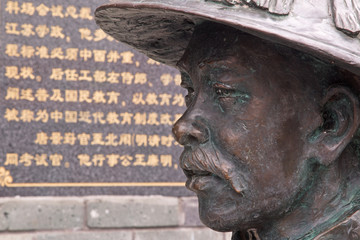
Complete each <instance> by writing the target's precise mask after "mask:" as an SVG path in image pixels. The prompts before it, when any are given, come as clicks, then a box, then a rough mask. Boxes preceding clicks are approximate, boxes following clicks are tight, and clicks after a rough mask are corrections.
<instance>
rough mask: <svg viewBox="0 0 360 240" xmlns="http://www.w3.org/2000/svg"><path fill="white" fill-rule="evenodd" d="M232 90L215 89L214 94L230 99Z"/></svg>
mask: <svg viewBox="0 0 360 240" xmlns="http://www.w3.org/2000/svg"><path fill="white" fill-rule="evenodd" d="M233 92H234V90H230V89H226V88H215V93H216V95H217V96H218V97H230V96H231V94H232V93H233Z"/></svg>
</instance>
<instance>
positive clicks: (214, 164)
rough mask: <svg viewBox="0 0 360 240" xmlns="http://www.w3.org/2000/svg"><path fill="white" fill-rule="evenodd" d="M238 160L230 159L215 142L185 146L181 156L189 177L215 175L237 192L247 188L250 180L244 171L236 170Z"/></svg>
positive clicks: (181, 165) (182, 164)
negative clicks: (192, 146) (193, 146)
mask: <svg viewBox="0 0 360 240" xmlns="http://www.w3.org/2000/svg"><path fill="white" fill-rule="evenodd" d="M236 164H237V163H236V160H234V159H231V160H230V159H228V158H227V157H225V156H224V155H223V154H222V153H221V152H220V151H219V150H217V149H216V148H215V147H214V146H213V144H206V145H202V146H200V145H199V146H197V147H195V148H191V147H185V150H184V151H183V153H182V154H181V157H180V167H181V168H182V169H183V170H184V173H185V175H186V176H187V177H190V176H192V175H199V176H201V175H211V174H212V175H215V176H217V177H219V178H221V179H223V180H225V181H227V182H228V183H229V184H230V186H231V187H232V188H233V189H234V190H235V191H236V192H237V193H243V192H244V191H245V190H246V189H247V185H248V180H247V177H246V174H245V173H244V172H238V171H234V170H235V169H239V168H237V167H236Z"/></svg>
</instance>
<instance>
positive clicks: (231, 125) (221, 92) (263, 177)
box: [173, 32, 321, 231]
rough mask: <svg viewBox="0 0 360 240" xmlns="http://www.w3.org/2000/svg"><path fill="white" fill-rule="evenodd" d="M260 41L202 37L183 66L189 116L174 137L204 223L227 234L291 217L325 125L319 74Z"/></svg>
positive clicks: (193, 43)
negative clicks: (316, 136) (313, 139)
mask: <svg viewBox="0 0 360 240" xmlns="http://www.w3.org/2000/svg"><path fill="white" fill-rule="evenodd" d="M277 51H278V50H276V49H275V48H274V47H272V45H271V46H270V45H266V44H264V42H263V41H262V40H260V39H257V38H254V37H250V36H248V35H244V34H239V35H238V36H236V33H234V32H232V33H229V34H225V33H215V34H213V35H212V37H211V36H207V35H206V34H205V35H204V34H198V36H197V35H196V34H195V37H194V38H193V39H192V41H191V43H190V45H189V46H188V48H187V51H186V53H185V55H184V57H183V58H182V60H181V62H180V63H179V67H180V68H181V69H182V70H183V71H184V72H186V73H185V74H184V76H183V80H182V86H183V87H184V88H186V89H188V95H187V96H186V102H187V107H188V108H187V111H186V112H185V113H184V115H183V116H182V118H180V119H179V120H178V122H177V123H176V124H175V125H174V128H173V132H174V135H175V137H176V139H177V141H179V143H180V144H182V145H184V147H185V150H184V152H183V153H182V156H181V158H180V165H181V167H182V168H183V170H184V173H185V174H186V176H187V177H188V180H187V182H186V185H187V187H188V188H189V189H190V190H192V191H194V192H195V193H196V194H197V196H198V198H199V209H200V218H201V219H202V221H203V222H204V223H205V224H206V225H207V226H209V227H211V228H213V229H215V230H219V231H229V230H243V229H247V228H251V227H258V226H259V225H263V224H264V223H265V222H266V221H267V219H276V218H280V217H281V216H283V215H284V214H285V213H286V212H287V211H288V210H289V208H290V207H291V206H292V205H293V204H294V203H296V200H297V199H298V198H300V197H301V195H302V194H303V193H304V192H305V191H306V190H307V187H309V185H310V180H309V177H308V176H307V173H308V172H310V167H311V164H310V161H309V159H310V158H311V156H309V155H310V152H311V151H310V150H311V147H312V146H311V144H310V143H309V141H308V140H307V138H308V136H309V135H310V134H311V132H312V131H314V130H315V129H316V127H317V126H319V125H320V124H321V117H320V114H319V111H318V108H319V107H318V106H317V104H316V103H317V101H318V99H317V98H316V97H314V96H315V94H314V92H313V91H314V90H313V89H315V88H316V87H315V85H316V83H314V79H313V76H312V75H311V71H310V70H309V69H308V68H307V67H306V66H304V65H303V64H301V61H298V60H297V59H295V58H292V59H288V58H286V57H284V56H283V55H281V54H278V53H277Z"/></svg>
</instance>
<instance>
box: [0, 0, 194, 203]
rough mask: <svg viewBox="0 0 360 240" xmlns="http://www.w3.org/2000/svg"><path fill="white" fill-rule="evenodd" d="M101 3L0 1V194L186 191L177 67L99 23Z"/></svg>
mask: <svg viewBox="0 0 360 240" xmlns="http://www.w3.org/2000/svg"><path fill="white" fill-rule="evenodd" d="M101 3H103V2H99V1H95V0H91V1H89V0H86V1H76V0H71V1H60V0H51V1H35V0H32V1H31V0H29V1H19V0H18V1H15V0H14V1H6V0H3V1H1V12H0V14H1V15H0V16H1V30H0V42H1V45H0V46H1V48H0V50H1V58H0V63H1V64H0V65H1V68H0V69H1V70H0V76H1V82H0V84H1V87H0V125H1V128H0V136H1V141H0V196H14V195H23V196H27V195H53V196H54V195H90V194H140V195H143V194H144V195H145V194H163V195H174V196H180V195H189V192H188V191H187V190H185V188H184V181H185V177H184V176H183V173H182V172H181V170H180V169H179V167H178V164H177V159H178V157H179V155H180V154H181V150H182V149H181V147H180V146H179V145H178V144H177V143H176V142H175V141H174V138H173V136H172V134H171V127H172V124H173V123H174V121H176V119H178V118H179V116H181V114H182V112H183V111H184V109H185V106H184V105H185V103H184V97H183V92H180V91H181V89H180V88H179V87H178V86H176V85H179V84H180V75H179V73H178V72H177V70H175V69H173V68H169V67H167V66H165V65H163V64H160V63H159V62H156V61H154V60H152V59H150V58H148V57H146V56H144V55H141V54H139V53H138V52H136V51H134V50H133V49H131V48H130V47H128V46H126V45H123V44H120V43H115V41H116V40H114V39H113V38H111V37H109V36H108V35H106V34H105V33H104V32H103V31H102V30H101V29H99V28H98V27H97V26H96V24H95V21H94V16H93V12H94V10H95V8H96V7H97V6H99V5H100V4H101Z"/></svg>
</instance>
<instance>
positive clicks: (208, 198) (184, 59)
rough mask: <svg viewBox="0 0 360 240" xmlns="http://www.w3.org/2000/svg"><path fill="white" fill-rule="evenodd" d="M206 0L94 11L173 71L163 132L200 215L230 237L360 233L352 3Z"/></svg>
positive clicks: (108, 27) (109, 28)
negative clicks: (174, 108) (174, 114)
mask: <svg viewBox="0 0 360 240" xmlns="http://www.w3.org/2000/svg"><path fill="white" fill-rule="evenodd" d="M170 2H177V1H176V0H175V1H170ZM215 2H218V3H210V2H208V3H206V4H208V6H209V8H208V9H209V15H207V16H205V15H206V9H192V10H190V8H191V4H193V5H194V6H195V5H196V4H200V3H199V1H187V2H186V3H187V4H184V5H185V7H184V8H183V9H182V10H181V9H180V8H177V7H171V4H170V3H169V4H164V2H161V1H158V3H157V4H156V3H155V2H150V3H149V4H143V3H141V1H140V2H139V3H133V4H130V3H126V2H125V1H120V2H118V3H117V4H113V5H108V6H104V7H101V8H99V9H98V10H97V13H96V15H97V23H98V24H99V25H100V26H101V27H102V28H103V29H104V30H105V31H106V32H108V33H109V34H111V35H112V36H114V37H115V38H117V39H119V40H121V41H124V42H126V43H128V44H131V45H133V46H135V47H136V48H138V49H139V50H141V51H143V52H145V53H147V54H148V55H149V56H152V57H155V58H156V59H157V60H160V61H162V62H164V63H166V64H169V65H175V64H176V66H177V68H178V69H179V70H180V71H181V73H182V87H184V88H186V89H187V90H188V95H187V96H186V103H187V110H186V112H185V113H184V115H183V116H182V117H181V118H180V119H179V120H178V122H177V123H176V124H175V125H174V127H173V133H174V136H175V138H176V140H177V141H178V142H179V143H180V144H182V145H183V146H184V152H183V153H182V155H181V157H180V165H181V167H182V169H183V170H184V173H185V175H186V176H187V178H188V180H187V183H186V185H187V187H188V188H189V189H190V190H192V191H194V192H195V193H196V194H197V196H198V199H199V211H200V217H201V219H202V221H203V222H204V223H205V224H206V225H207V226H209V227H210V228H212V229H214V230H217V231H232V232H233V238H232V239H233V240H244V239H249V240H252V239H262V240H264V239H267V240H277V239H281V240H282V239H318V240H330V239H334V240H335V239H360V237H359V236H360V230H359V229H360V228H359V224H360V212H358V211H359V207H360V191H359V190H360V169H359V161H360V145H359V144H360V131H359V129H358V127H359V121H360V114H359V113H360V108H359V90H360V86H359V84H360V77H359V72H360V69H359V66H360V65H359V63H360V60H359V58H358V55H360V51H358V50H359V45H360V43H359V39H358V38H356V35H357V33H358V30H357V25H358V24H359V17H360V15H359V14H358V13H359V12H358V9H359V8H358V6H357V5H358V2H356V1H340V0H338V1H337V0H333V1H319V2H316V4H318V5H317V6H315V2H314V1H310V0H309V1H307V0H306V1H302V3H300V4H299V2H300V1H297V0H294V1H271V0H269V1H247V2H249V3H250V5H245V4H244V3H243V2H242V1H239V0H235V1H229V0H224V1H217V0H216V1H215ZM251 2H253V4H252V5H251ZM255 2H256V3H259V4H257V6H255V5H256V4H255ZM222 3H226V4H225V5H223V4H222ZM260 3H261V4H262V5H261V4H260ZM281 3H283V4H285V5H281ZM304 3H305V4H304ZM306 3H308V4H310V5H313V6H314V9H315V10H317V9H322V10H321V11H323V12H326V11H329V12H327V13H328V15H326V14H325V15H321V16H312V15H311V13H314V12H317V11H315V10H314V9H310V8H309V6H307V5H306ZM206 4H205V5H204V6H206ZM254 4H255V5H254ZM287 4H288V5H287ZM289 4H290V6H289ZM351 4H352V5H351ZM219 6H221V7H219ZM234 6H237V7H238V8H234ZM306 6H307V7H306ZM186 7H188V10H187V11H186ZM258 7H261V8H258ZM322 7H323V8H322ZM285 8H286V9H288V8H289V9H290V10H289V11H290V13H287V12H282V11H280V10H281V9H283V10H284V9H285ZM224 9H226V10H224ZM228 9H230V10H228ZM266 9H267V10H268V11H269V12H270V13H268V12H266V11H264V10H266ZM271 9H280V10H279V11H278V12H274V11H272V10H271ZM286 9H285V10H286ZM325 9H327V10H325ZM270 10H271V11H270ZM196 11H198V13H196ZM226 11H227V12H226ZM291 11H293V12H291ZM225 12H226V13H228V14H229V15H226V14H224V13H225ZM221 13H222V14H223V15H221ZM235 13H237V14H239V16H240V17H239V18H236V17H234V18H231V16H230V15H231V14H235ZM292 13H293V15H291V14H292ZM301 13H302V14H303V15H301ZM247 14H249V15H247ZM251 14H253V16H254V22H253V24H252V25H251V24H249V25H247V24H248V23H247V22H246V20H244V19H245V18H246V16H250V15H251ZM274 14H277V15H276V16H275V15H274ZM286 14H288V16H279V15H286ZM297 14H300V15H297ZM332 14H333V15H332ZM351 14H353V15H351ZM149 16H153V17H154V19H155V20H154V21H152V20H151V19H150V18H149ZM244 16H245V17H244ZM306 16H308V18H312V19H310V20H309V22H312V23H313V26H312V25H308V24H309V22H306V21H308V20H306ZM332 16H334V18H333V17H332ZM241 17H244V18H243V19H241ZM296 17H297V19H296V20H294V22H292V20H289V19H291V18H296ZM261 18H262V21H263V24H261V21H260V20H261ZM285 18H287V20H284V19H285ZM339 18H343V19H342V20H339V21H338V19H339ZM299 19H304V29H303V31H302V32H301V26H300V25H298V26H297V24H298V23H297V22H296V21H298V20H299ZM320 19H322V21H319V20H320ZM146 20H147V21H146ZM330 20H331V21H330ZM282 21H288V22H287V23H288V24H290V25H289V26H286V24H284V23H283V22H282ZM258 24H260V25H258ZM282 24H284V25H282ZM291 24H293V25H291ZM155 26H158V28H155ZM268 26H270V28H268V29H266V27H268ZM294 26H296V27H294ZM125 29H126V31H125ZM285 29H287V30H288V32H287V33H284V32H282V31H283V30H285ZM295 29H297V31H298V33H297V34H298V36H299V38H298V39H296V38H295V36H296V31H295ZM330 29H332V30H330ZM153 30H154V31H155V32H156V34H157V35H156V37H155V35H154V33H152V31H153ZM339 30H340V31H339ZM277 31H280V33H279V34H277ZM139 33H141V34H143V33H144V34H145V35H141V36H137V34H139ZM315 33H316V34H318V35H316V34H315ZM321 33H323V34H329V35H328V37H329V38H330V39H333V40H335V39H336V40H341V42H333V43H331V42H330V40H326V39H325V38H324V36H322V35H321ZM146 34H147V35H146ZM168 39H171V41H170V45H168V44H169V42H166V40H168ZM132 41H133V42H132ZM312 43H313V45H312ZM172 44H174V48H173V49H171V48H170V46H171V45H172ZM184 46H185V47H184ZM337 53H338V54H337Z"/></svg>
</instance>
